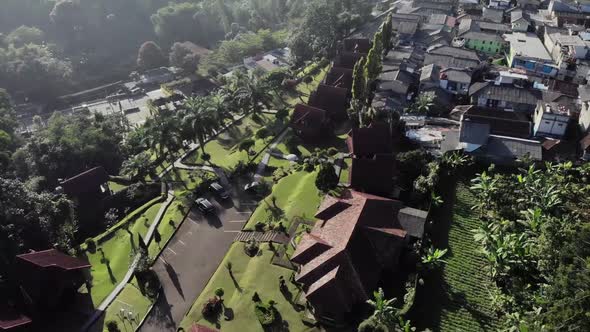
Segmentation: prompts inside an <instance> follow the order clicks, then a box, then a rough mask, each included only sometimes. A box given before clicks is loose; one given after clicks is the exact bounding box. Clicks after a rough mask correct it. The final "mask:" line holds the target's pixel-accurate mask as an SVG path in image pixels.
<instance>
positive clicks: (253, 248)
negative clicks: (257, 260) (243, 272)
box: [244, 239, 260, 257]
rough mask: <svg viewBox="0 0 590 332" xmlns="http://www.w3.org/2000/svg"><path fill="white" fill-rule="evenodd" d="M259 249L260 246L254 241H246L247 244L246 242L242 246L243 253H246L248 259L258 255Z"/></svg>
mask: <svg viewBox="0 0 590 332" xmlns="http://www.w3.org/2000/svg"><path fill="white" fill-rule="evenodd" d="M259 249H260V245H259V244H258V242H257V241H256V240H254V239H250V240H248V242H246V245H245V246H244V252H245V253H246V255H248V256H250V257H254V256H256V254H258V250H259Z"/></svg>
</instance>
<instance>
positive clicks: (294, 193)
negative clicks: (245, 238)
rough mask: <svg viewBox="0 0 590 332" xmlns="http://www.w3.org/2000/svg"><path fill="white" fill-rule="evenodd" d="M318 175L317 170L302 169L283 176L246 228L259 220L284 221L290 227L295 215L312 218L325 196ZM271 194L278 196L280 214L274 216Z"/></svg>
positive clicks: (250, 227) (277, 203) (251, 226)
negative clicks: (316, 182)
mask: <svg viewBox="0 0 590 332" xmlns="http://www.w3.org/2000/svg"><path fill="white" fill-rule="evenodd" d="M316 176H317V172H312V173H308V172H305V171H300V172H295V173H293V174H291V175H289V176H287V177H284V178H282V179H281V180H280V181H279V182H278V183H277V184H275V185H274V186H273V188H272V193H271V194H270V195H269V196H268V197H266V198H265V199H264V200H263V201H262V202H260V204H259V205H258V208H256V211H254V213H253V214H252V216H251V217H250V220H249V221H248V223H247V224H246V226H245V227H244V229H247V230H253V229H254V225H255V224H256V222H257V221H263V222H267V221H269V220H274V221H282V222H283V225H284V226H285V227H286V228H288V227H289V224H290V223H291V221H292V219H293V217H302V218H305V219H312V218H313V216H314V215H315V213H316V212H317V209H318V207H319V205H320V203H321V199H322V197H323V195H322V194H321V193H320V191H319V190H318V189H317V188H316V186H315V179H316ZM271 196H274V197H276V205H277V207H278V208H279V210H280V211H277V214H278V212H280V213H281V215H280V216H278V215H277V216H276V217H273V211H272V210H273V209H271V208H270V206H272V200H271ZM275 210H276V209H275Z"/></svg>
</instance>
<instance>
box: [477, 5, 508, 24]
mask: <svg viewBox="0 0 590 332" xmlns="http://www.w3.org/2000/svg"><path fill="white" fill-rule="evenodd" d="M482 17H483V19H484V20H488V21H491V22H496V23H502V21H503V20H504V10H503V9H496V8H490V7H484V8H483V12H482Z"/></svg>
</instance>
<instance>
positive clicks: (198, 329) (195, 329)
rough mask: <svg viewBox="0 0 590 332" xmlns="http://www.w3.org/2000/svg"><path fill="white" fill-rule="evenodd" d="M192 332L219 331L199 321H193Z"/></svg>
mask: <svg viewBox="0 0 590 332" xmlns="http://www.w3.org/2000/svg"><path fill="white" fill-rule="evenodd" d="M191 332H218V330H216V329H212V328H210V327H207V326H204V325H200V324H197V323H193V326H191Z"/></svg>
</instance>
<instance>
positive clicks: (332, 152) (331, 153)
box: [328, 147, 338, 157]
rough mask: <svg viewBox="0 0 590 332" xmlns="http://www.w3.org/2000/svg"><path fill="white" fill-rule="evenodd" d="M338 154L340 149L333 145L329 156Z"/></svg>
mask: <svg viewBox="0 0 590 332" xmlns="http://www.w3.org/2000/svg"><path fill="white" fill-rule="evenodd" d="M337 154H338V149H336V148H335V147H331V148H329V149H328V156H330V157H333V156H335V155H337Z"/></svg>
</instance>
